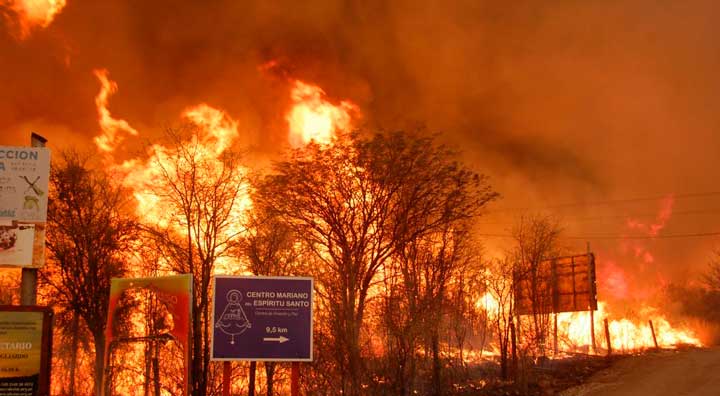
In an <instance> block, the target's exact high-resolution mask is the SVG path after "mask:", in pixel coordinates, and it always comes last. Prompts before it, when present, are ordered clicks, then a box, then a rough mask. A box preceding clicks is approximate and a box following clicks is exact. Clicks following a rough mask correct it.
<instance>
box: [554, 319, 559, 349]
mask: <svg viewBox="0 0 720 396" xmlns="http://www.w3.org/2000/svg"><path fill="white" fill-rule="evenodd" d="M553 316H554V317H555V319H554V321H555V327H554V328H553V350H554V353H555V355H557V354H558V325H557V313H554V314H553Z"/></svg>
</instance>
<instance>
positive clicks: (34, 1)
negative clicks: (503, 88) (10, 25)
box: [0, 0, 66, 39]
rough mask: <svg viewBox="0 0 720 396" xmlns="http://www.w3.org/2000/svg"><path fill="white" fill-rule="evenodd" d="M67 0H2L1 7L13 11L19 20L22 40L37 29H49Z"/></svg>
mask: <svg viewBox="0 0 720 396" xmlns="http://www.w3.org/2000/svg"><path fill="white" fill-rule="evenodd" d="M65 4H66V0H1V1H0V6H5V7H7V8H9V9H10V10H12V11H13V12H14V13H15V14H16V15H17V18H18V25H19V27H20V38H21V39H25V38H27V37H28V36H29V35H30V33H31V31H32V30H33V29H35V28H45V27H48V26H49V25H50V24H51V23H52V21H53V20H54V19H55V16H56V15H58V14H59V13H60V11H62V9H63V8H64V7H65Z"/></svg>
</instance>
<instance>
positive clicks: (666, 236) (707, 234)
mask: <svg viewBox="0 0 720 396" xmlns="http://www.w3.org/2000/svg"><path fill="white" fill-rule="evenodd" d="M477 235H478V236H481V237H486V238H514V237H513V236H512V235H510V234H477ZM711 236H720V232H697V233H690V234H664V235H654V236H653V235H585V236H566V237H561V239H583V240H592V239H678V238H702V237H711Z"/></svg>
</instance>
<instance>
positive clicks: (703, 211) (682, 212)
mask: <svg viewBox="0 0 720 396" xmlns="http://www.w3.org/2000/svg"><path fill="white" fill-rule="evenodd" d="M699 214H718V215H720V209H695V210H679V211H673V212H672V217H673V218H675V216H684V215H699ZM633 217H657V213H628V214H621V215H608V216H588V217H570V218H561V219H560V220H561V222H562V223H581V222H593V221H602V220H611V219H627V218H633ZM477 224H479V225H512V224H515V222H511V221H479V222H477Z"/></svg>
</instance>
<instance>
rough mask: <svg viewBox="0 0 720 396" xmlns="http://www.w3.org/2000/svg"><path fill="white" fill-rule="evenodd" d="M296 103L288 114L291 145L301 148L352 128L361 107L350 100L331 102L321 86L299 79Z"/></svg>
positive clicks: (295, 83)
mask: <svg viewBox="0 0 720 396" xmlns="http://www.w3.org/2000/svg"><path fill="white" fill-rule="evenodd" d="M290 96H291V99H292V102H293V105H292V107H291V109H290V111H289V112H288V113H287V115H286V116H285V118H286V120H287V122H288V125H289V128H290V144H291V145H292V146H293V147H299V146H302V145H304V144H307V143H309V142H310V141H315V142H316V143H320V144H327V143H330V141H331V140H332V137H333V135H334V134H335V133H336V132H338V131H347V130H349V129H350V128H351V127H352V121H353V116H354V115H356V114H358V113H359V111H358V107H357V106H356V105H355V104H353V103H352V102H350V101H348V100H343V101H341V102H340V104H338V105H335V104H332V103H331V102H330V101H329V100H328V99H327V96H326V95H325V91H323V90H322V88H320V87H318V86H316V85H312V84H308V83H305V82H303V81H300V80H294V81H293V88H292V91H291V93H290Z"/></svg>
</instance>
